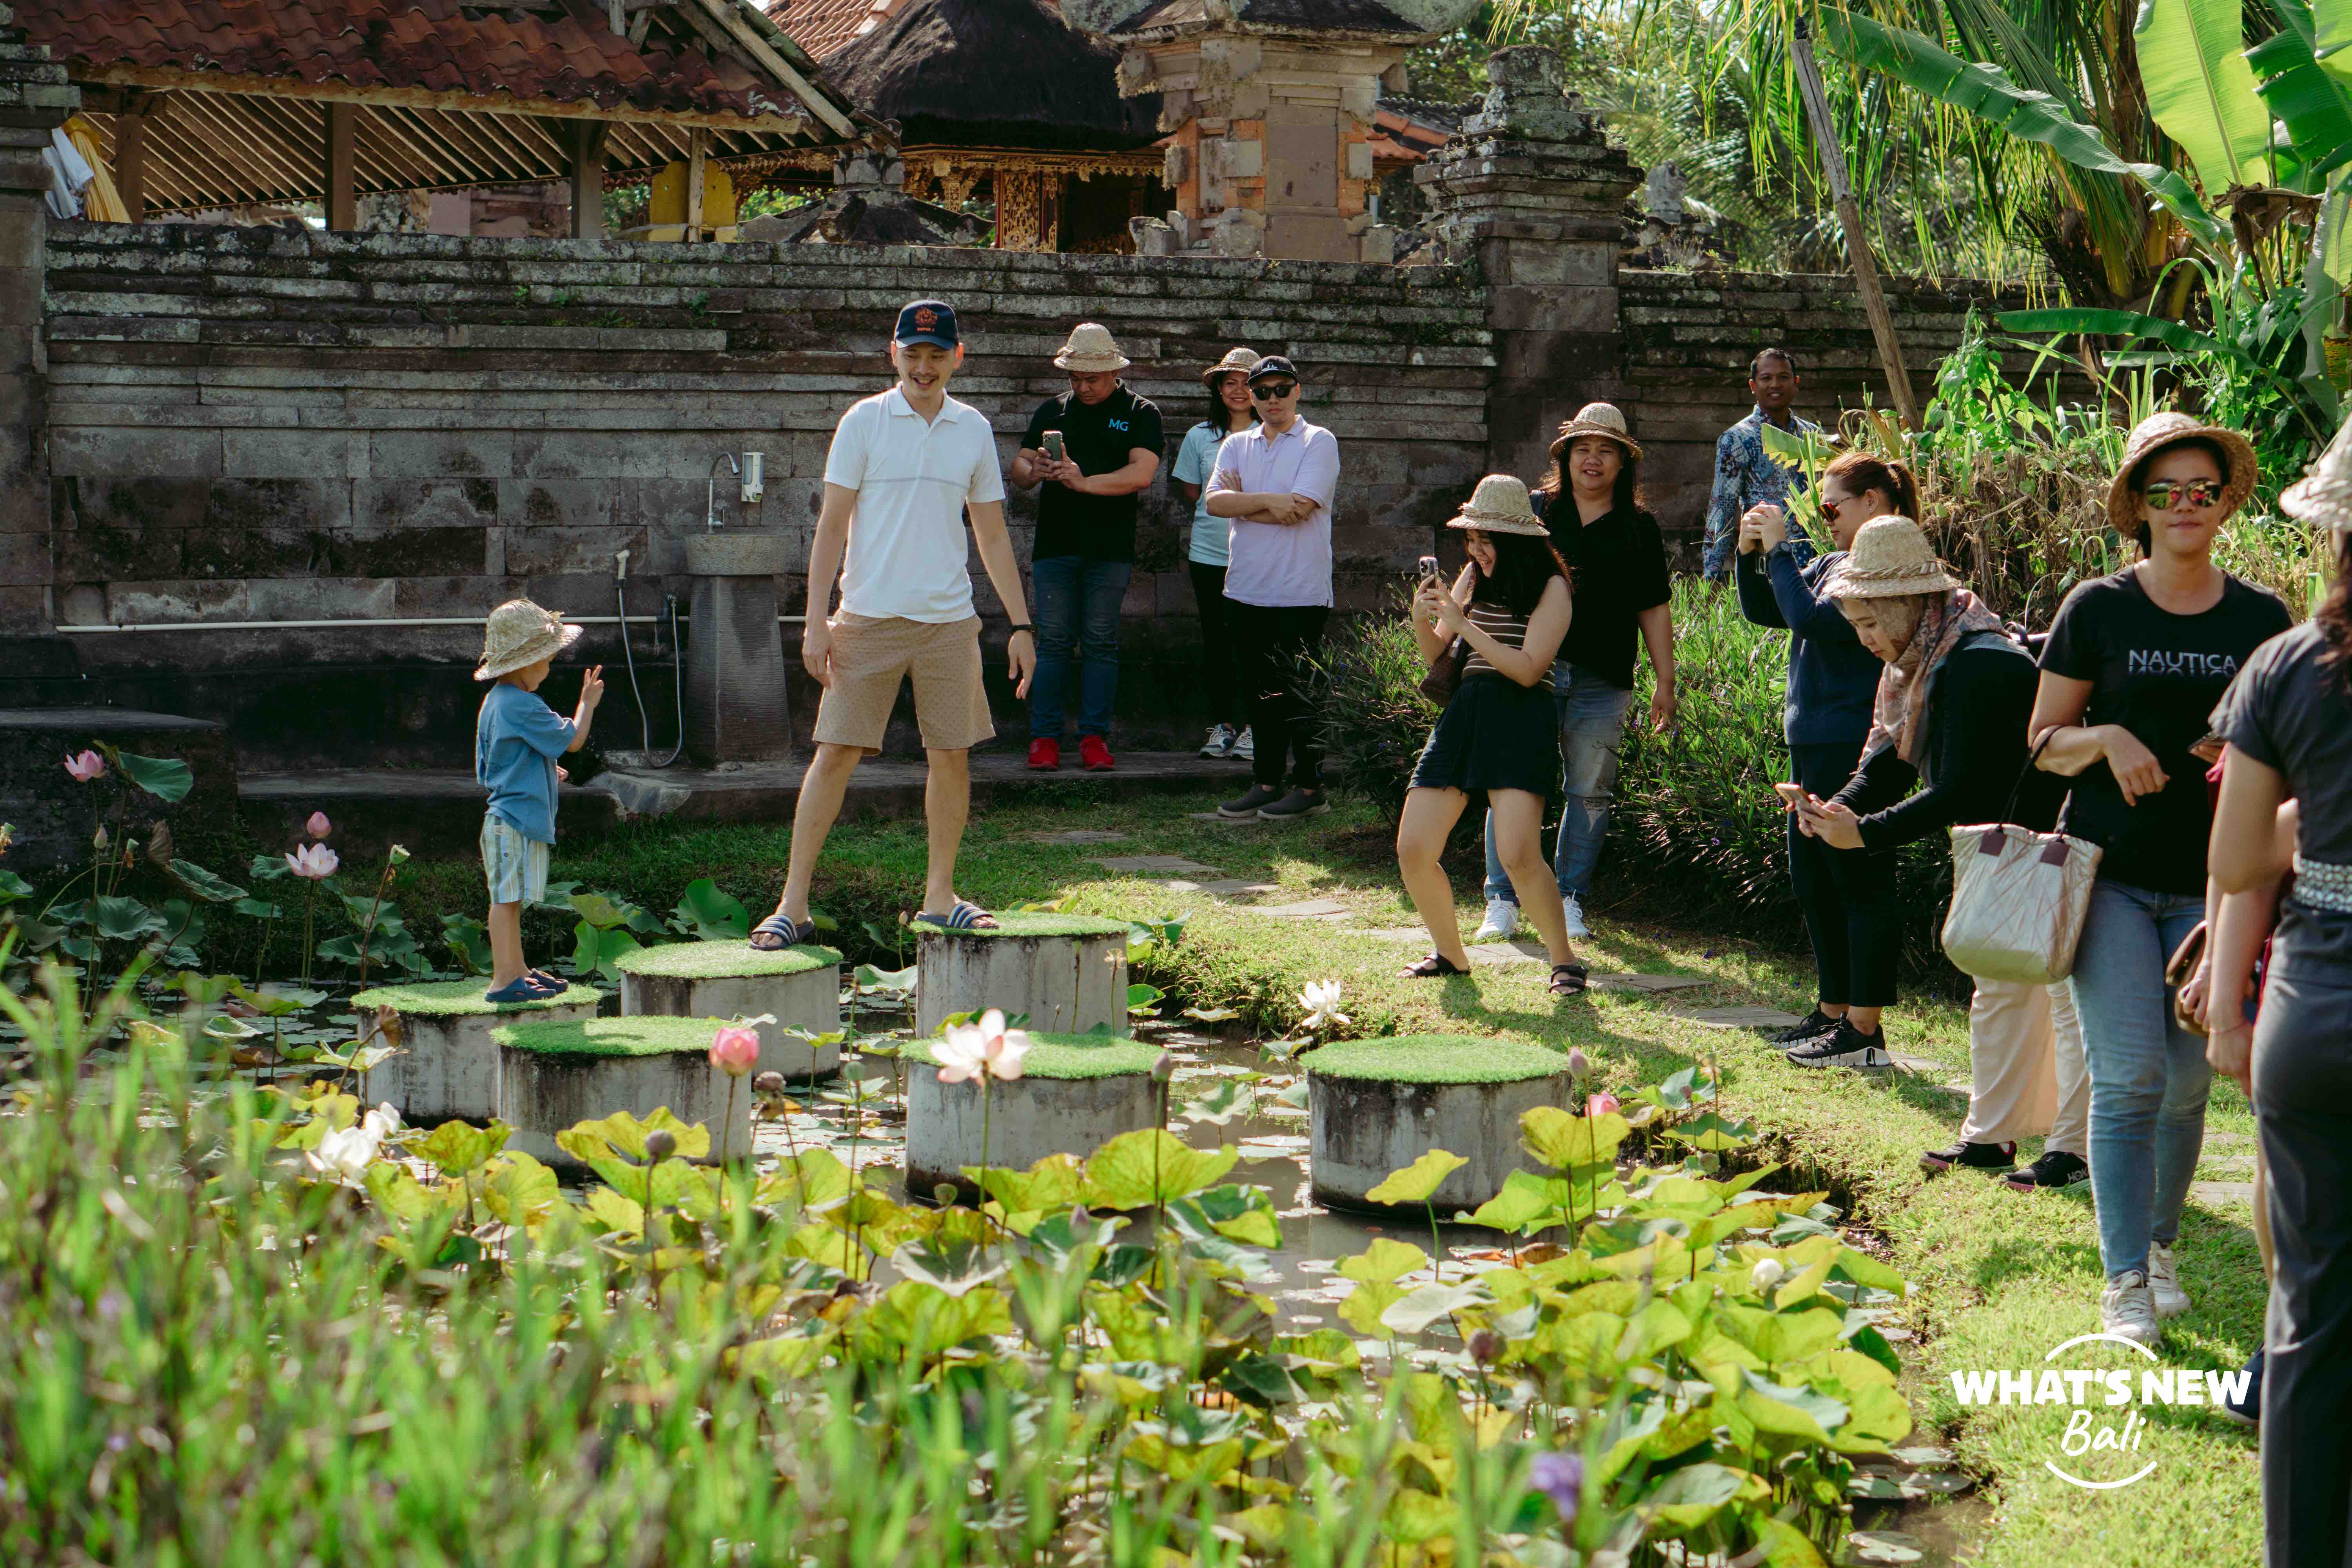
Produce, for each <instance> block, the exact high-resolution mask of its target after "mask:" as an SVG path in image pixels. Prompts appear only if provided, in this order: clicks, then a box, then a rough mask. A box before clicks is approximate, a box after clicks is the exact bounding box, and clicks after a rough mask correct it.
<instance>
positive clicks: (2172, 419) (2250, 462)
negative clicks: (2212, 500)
mask: <svg viewBox="0 0 2352 1568" xmlns="http://www.w3.org/2000/svg"><path fill="white" fill-rule="evenodd" d="M2197 437H2203V438H2204V439H2206V440H2208V441H2210V442H2212V443H2213V444H2214V445H2216V446H2218V447H2221V450H2222V451H2224V452H2226V453H2228V454H2229V459H2230V460H2229V464H2228V467H2229V470H2230V471H2229V473H2228V474H2227V475H2226V476H2224V478H2223V481H2222V489H2221V510H2222V511H2224V512H2232V511H2235V510H2238V509H2239V508H2240V507H2242V506H2243V505H2245V504H2246V498H2247V497H2248V496H2250V495H2252V494H2253V493H2254V479H2255V476H2256V475H2257V474H2258V473H2259V472H2260V466H2259V464H2257V462H2256V461H2255V458H2254V444H2253V443H2252V441H2249V440H2247V439H2246V438H2245V437H2243V436H2241V435H2239V434H2238V433H2237V432H2236V431H2235V430H2231V429H2230V428H2228V427H2227V426H2221V425H2205V424H2200V422H2199V421H2198V420H2197V419H2196V418H2195V417H2194V416H2191V415H2187V414H2151V415H2149V416H2147V418H2145V419H2143V420H2141V421H2140V422H2139V423H2138V424H2137V425H2135V426H2132V433H2131V435H2130V436H2129V437H2127V438H2126V440H2125V442H2124V460H2123V461H2122V462H2120V463H2117V464H2116V477H2115V478H2114V479H2112V480H2110V481H2109V482H2108V485H2107V526H2108V527H2110V528H2112V529H2114V530H2115V531H2116V532H2117V533H2120V534H2122V535H2123V536H2124V537H2125V538H2126V539H2129V538H2131V537H2133V536H2134V535H2136V534H2137V533H2138V532H2139V524H2140V517H2139V499H2138V498H2137V496H2135V495H2133V494H2132V490H2131V484H2130V479H2131V476H2132V473H2133V471H2134V470H2135V469H2137V468H2138V467H2139V466H2140V464H2142V463H2144V462H2146V461H2147V459H2148V458H2152V457H2154V456H2156V454H2157V453H2158V452H2160V451H2162V450H2163V449H2164V448H2165V447H2169V446H2172V445H2174V444H2176V443H2178V442H2181V441H2188V440H2192V439H2195V438H2197Z"/></svg>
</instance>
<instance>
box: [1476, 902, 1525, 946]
mask: <svg viewBox="0 0 2352 1568" xmlns="http://www.w3.org/2000/svg"><path fill="white" fill-rule="evenodd" d="M1518 934H1519V906H1518V905H1517V904H1515V903H1513V902H1511V900H1508V899H1488V900H1486V921H1485V923H1484V924H1482V925H1480V926H1479V928H1478V929H1477V931H1475V932H1473V933H1472V935H1471V938H1470V940H1471V941H1472V942H1508V941H1510V940H1511V939H1512V938H1513V937H1515V936H1517V935H1518Z"/></svg>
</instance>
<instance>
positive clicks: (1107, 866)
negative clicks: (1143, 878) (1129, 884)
mask: <svg viewBox="0 0 2352 1568" xmlns="http://www.w3.org/2000/svg"><path fill="white" fill-rule="evenodd" d="M1095 864H1096V865H1097V866H1099V867H1101V868H1103V869H1104V870H1106V871H1132V872H1140V873H1144V874H1148V875H1151V876H1162V875H1171V874H1173V875H1180V876H1186V877H1196V876H1204V877H1213V876H1215V875H1216V874H1217V868H1215V867H1214V866H1203V865H1202V864H1201V863H1200V862H1199V861H1198V860H1188V859H1186V858H1184V857H1183V856H1181V855H1113V856H1109V857H1097V858H1096V860H1095Z"/></svg>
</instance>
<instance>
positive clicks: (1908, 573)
mask: <svg viewBox="0 0 2352 1568" xmlns="http://www.w3.org/2000/svg"><path fill="white" fill-rule="evenodd" d="M1967 586H1968V584H1966V583H1963V582H1961V581H1960V580H1959V579H1958V577H1956V576H1954V575H1953V574H1952V569H1951V568H1950V567H1948V566H1947V565H1945V564H1944V563H1942V562H1941V561H1939V560H1937V558H1936V551H1935V547H1934V546H1933V545H1930V544H1929V543H1928V542H1927V534H1925V533H1924V532H1922V531H1920V528H1919V525H1918V524H1917V523H1916V522H1914V521H1911V520H1910V519H1909V518H1907V517H1901V516H1895V517H1882V518H1878V519H1875V520H1874V521H1870V522H1865V523H1864V524H1863V525H1862V528H1861V530H1860V531H1857V532H1856V533H1855V534H1854V536H1853V548H1852V549H1851V550H1849V551H1847V552H1846V554H1845V559H1844V560H1843V561H1841V562H1839V563H1837V565H1836V566H1835V567H1833V568H1832V570H1831V572H1830V574H1829V576H1828V577H1827V578H1825V579H1824V580H1823V581H1822V595H1823V596H1824V597H1827V598H1832V599H1899V598H1905V597H1908V596H1910V595H1918V594H1941V593H1945V592H1948V590H1950V589H1953V588H1965V587H1967Z"/></svg>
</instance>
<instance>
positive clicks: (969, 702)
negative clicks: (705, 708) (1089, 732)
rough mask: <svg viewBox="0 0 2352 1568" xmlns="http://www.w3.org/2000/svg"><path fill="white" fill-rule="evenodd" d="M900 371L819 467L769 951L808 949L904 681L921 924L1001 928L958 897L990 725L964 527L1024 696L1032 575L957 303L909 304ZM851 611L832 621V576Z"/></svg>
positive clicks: (765, 933)
mask: <svg viewBox="0 0 2352 1568" xmlns="http://www.w3.org/2000/svg"><path fill="white" fill-rule="evenodd" d="M890 362H891V363H893V364H894V365H896V366H897V367H898V384H897V385H896V386H893V387H892V388H891V389H890V390H889V391H887V392H885V393H883V394H881V395H878V396H875V397H869V398H866V399H865V400H864V401H863V402H860V403H856V404H853V405H851V406H850V409H849V412H848V413H846V414H845V415H843V416H841V424H840V425H839V426H838V427H836V428H835V431H834V433H833V448H832V450H831V451H830V452H828V453H827V454H826V456H825V460H824V508H823V510H821V511H820V512H819V513H818V516H817V524H816V539H815V542H814V543H813V544H812V545H811V546H810V547H809V572H808V616H807V618H806V619H805V620H804V621H803V623H802V626H801V661H802V662H803V664H805V665H806V666H807V667H808V672H809V674H811V675H812V676H814V677H815V678H816V680H817V683H818V684H819V685H821V686H823V687H824V699H823V700H822V701H820V702H819V703H818V705H817V711H816V757H815V759H814V761H813V762H811V763H809V770H808V773H807V776H806V777H804V778H803V779H802V781H801V794H800V802H799V805H797V806H796V807H795V808H794V810H793V848H792V862H791V865H790V867H789V868H787V870H786V872H785V876H784V893H783V897H782V899H780V900H777V903H776V912H775V913H774V914H772V915H770V916H769V917H768V918H767V919H766V920H764V921H761V922H760V923H759V925H758V926H757V927H756V928H754V929H753V931H752V932H751V945H752V946H753V947H755V948H759V949H761V951H763V952H765V951H772V950H774V949H777V948H782V947H791V946H793V945H794V944H795V943H799V942H807V941H809V940H811V939H812V938H813V937H814V935H815V933H816V927H815V925H814V922H813V921H811V920H810V918H809V882H810V880H811V879H812V878H813V877H814V875H815V872H816V858H817V856H818V854H819V853H820V852H821V851H822V850H823V849H824V840H825V835H827V834H828V833H830V832H832V831H833V824H834V819H835V817H837V816H839V815H840V813H841V801H842V796H843V795H844V794H845V792H846V791H847V789H848V787H849V776H850V774H852V773H856V771H857V764H858V763H860V762H862V761H863V760H865V759H866V758H867V757H870V756H872V755H874V754H875V753H876V752H879V751H880V750H881V749H882V735H883V731H885V730H886V729H887V727H888V725H889V722H890V709H891V706H892V704H894V703H895V702H897V701H898V683H899V682H900V681H901V680H904V679H911V680H912V681H913V682H914V685H915V721H916V722H917V724H919V726H920V727H921V730H922V733H923V752H924V755H925V757H926V758H927V759H928V760H929V765H930V778H929V784H927V785H926V786H925V788H924V791H923V816H924V819H925V822H926V825H927V826H928V827H929V845H930V864H929V873H928V876H927V879H926V882H925V887H924V891H923V912H922V914H920V915H919V916H918V917H917V918H918V919H921V920H929V921H935V922H937V923H939V924H941V925H946V926H951V927H956V928H960V929H961V928H965V927H971V926H992V925H994V924H995V923H996V921H995V918H994V917H993V916H992V915H990V914H989V913H988V912H987V911H986V910H982V909H981V908H980V907H979V906H978V905H976V904H972V903H969V902H967V901H965V900H961V899H959V898H957V897H956V894H955V862H956V850H957V848H958V847H960V846H961V844H962V842H963V828H964V820H965V818H966V817H967V816H970V814H971V758H970V756H969V755H968V753H969V752H970V750H971V747H973V746H975V745H978V744H979V743H980V742H982V741H985V740H987V739H989V738H990V737H991V736H992V735H993V734H995V733H996V726H995V724H994V723H993V722H992V721H991V719H990V718H989V713H988V693H987V690H986V689H984V688H983V686H982V683H981V652H980V616H979V615H978V614H977V613H975V611H974V610H973V608H972V601H971V568H970V566H969V564H968V563H969V560H970V556H969V552H967V550H966V548H965V545H964V517H965V514H966V513H967V512H969V513H970V515H971V532H972V537H973V538H974V539H975V540H977V541H978V542H979V544H980V560H981V564H982V566H985V567H986V568H987V569H988V580H989V581H990V582H991V583H992V584H995V587H996V593H997V596H998V597H999V598H1001V599H1003V601H1004V608H1005V611H1006V613H1007V614H1009V615H1010V616H1012V617H1013V636H1012V639H1011V646H1010V647H1008V648H1007V650H1006V652H1007V655H1008V657H1009V659H1010V663H1011V671H1012V676H1013V689H1014V694H1015V695H1016V696H1024V697H1025V696H1027V695H1028V691H1029V676H1030V671H1031V669H1032V668H1033V667H1034V664H1035V661H1036V643H1035V637H1034V633H1033V632H1032V631H1031V629H1030V626H1029V615H1028V610H1027V607H1026V604H1025V601H1024V600H1023V598H1022V596H1021V568H1020V566H1019V564H1018V563H1016V562H1015V561H1014V559H1013V544H1012V541H1011V540H1009V539H1008V538H1007V537H1006V536H1005V532H1004V477H1003V471H1002V470H1001V469H1000V468H998V467H997V461H996V436H995V432H994V431H993V430H992V428H991V427H990V426H989V423H988V419H987V417H986V416H983V415H982V414H981V413H980V411H979V410H977V409H975V408H973V407H971V405H969V404H964V403H959V402H957V401H956V400H955V399H954V398H952V397H950V396H949V395H947V387H948V378H949V377H950V376H951V375H953V374H955V372H956V369H957V367H958V366H960V365H961V364H962V363H963V345H962V343H961V341H960V340H959V339H958V337H957V333H956V318H955V311H954V310H953V309H952V308H951V307H950V306H949V305H948V304H946V303H945V302H944V301H942V300H916V301H915V302H914V303H912V304H910V305H908V307H907V308H906V309H905V310H900V311H899V312H898V330H897V331H895V332H894V333H893V334H892V336H891V343H890ZM835 574H838V575H839V577H840V579H841V608H840V610H839V612H838V613H837V614H835V615H833V616H830V617H828V616H827V614H826V611H827V609H828V608H829V606H830V605H831V602H832V599H833V584H834V578H835Z"/></svg>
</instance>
